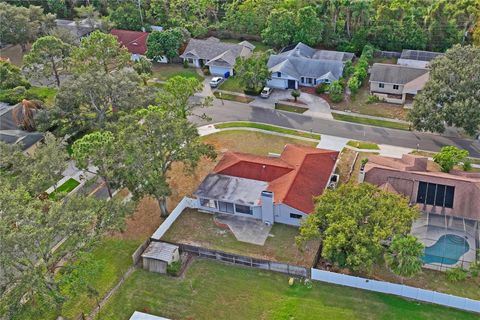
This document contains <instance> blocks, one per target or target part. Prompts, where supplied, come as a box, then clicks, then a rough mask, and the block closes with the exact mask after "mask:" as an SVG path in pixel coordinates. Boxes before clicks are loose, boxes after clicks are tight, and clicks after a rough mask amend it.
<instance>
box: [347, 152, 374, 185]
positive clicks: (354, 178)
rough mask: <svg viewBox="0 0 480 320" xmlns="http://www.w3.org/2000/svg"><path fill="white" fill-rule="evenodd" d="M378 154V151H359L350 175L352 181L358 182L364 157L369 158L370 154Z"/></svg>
mask: <svg viewBox="0 0 480 320" xmlns="http://www.w3.org/2000/svg"><path fill="white" fill-rule="evenodd" d="M375 154H378V152H359V153H358V157H357V160H356V161H355V165H354V166H353V171H352V175H351V176H350V182H353V183H358V174H359V173H360V167H361V166H362V161H363V159H368V157H369V156H371V155H375Z"/></svg>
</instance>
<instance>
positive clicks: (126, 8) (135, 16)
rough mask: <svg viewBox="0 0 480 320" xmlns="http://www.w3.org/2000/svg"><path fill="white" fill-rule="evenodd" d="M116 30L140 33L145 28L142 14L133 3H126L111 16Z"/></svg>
mask: <svg viewBox="0 0 480 320" xmlns="http://www.w3.org/2000/svg"><path fill="white" fill-rule="evenodd" d="M109 18H110V21H111V22H113V24H114V25H115V28H118V29H126V30H136V31H140V30H142V27H143V17H142V12H141V10H139V8H138V6H137V5H135V4H134V3H133V2H124V3H122V4H121V5H119V6H118V7H117V8H116V9H114V10H112V12H111V13H110V15H109Z"/></svg>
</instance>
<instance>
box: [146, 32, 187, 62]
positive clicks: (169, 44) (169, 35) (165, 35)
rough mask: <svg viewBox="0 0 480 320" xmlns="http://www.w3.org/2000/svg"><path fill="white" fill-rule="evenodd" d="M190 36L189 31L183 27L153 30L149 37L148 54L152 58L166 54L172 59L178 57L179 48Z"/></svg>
mask: <svg viewBox="0 0 480 320" xmlns="http://www.w3.org/2000/svg"><path fill="white" fill-rule="evenodd" d="M188 38H189V33H188V31H186V30H182V29H181V28H173V29H168V30H165V31H153V32H152V33H150V35H149V36H148V39H147V53H146V56H147V57H148V58H150V59H155V58H157V57H162V56H165V57H167V59H169V60H171V59H173V58H176V57H178V50H179V49H180V47H181V46H182V44H183V43H185V42H186V41H187V40H188Z"/></svg>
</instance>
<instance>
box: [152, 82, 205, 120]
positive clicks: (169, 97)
mask: <svg viewBox="0 0 480 320" xmlns="http://www.w3.org/2000/svg"><path fill="white" fill-rule="evenodd" d="M202 88H203V84H202V83H201V82H200V81H199V80H198V79H197V78H185V77H182V76H175V77H173V78H170V79H168V80H167V81H166V82H165V84H164V86H163V88H162V90H161V91H160V93H159V95H158V98H157V101H158V103H159V105H160V106H161V107H163V108H164V109H165V110H167V111H169V112H172V113H174V114H177V115H178V116H180V117H181V118H184V119H187V117H188V116H190V115H195V114H194V113H193V110H194V109H199V108H205V107H209V106H210V105H211V104H212V98H211V97H207V98H203V99H200V100H199V101H198V102H194V101H191V97H192V96H193V95H194V94H195V93H196V92H199V91H201V90H202ZM198 116H200V117H201V118H204V119H206V115H205V114H202V115H198Z"/></svg>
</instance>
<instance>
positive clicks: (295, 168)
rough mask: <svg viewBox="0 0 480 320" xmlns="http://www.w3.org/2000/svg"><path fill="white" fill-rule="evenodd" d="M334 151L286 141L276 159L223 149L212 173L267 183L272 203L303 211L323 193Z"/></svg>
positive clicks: (330, 169)
mask: <svg viewBox="0 0 480 320" xmlns="http://www.w3.org/2000/svg"><path fill="white" fill-rule="evenodd" d="M337 157H338V152H336V151H331V150H323V149H317V148H312V147H307V146H300V145H293V144H287V145H286V146H285V149H284V150H283V152H282V154H281V156H280V158H272V157H262V156H255V155H251V154H245V153H237V152H227V153H226V154H225V155H224V156H223V158H222V159H221V160H220V162H219V163H218V164H217V166H216V167H215V169H214V172H216V173H218V174H224V175H230V176H235V177H240V178H246V179H253V180H260V181H266V182H269V185H268V191H271V192H273V194H274V201H275V203H284V204H286V205H289V206H291V207H292V208H295V209H297V210H300V211H302V212H305V213H310V212H312V211H313V208H314V204H313V197H315V196H318V195H320V194H322V193H323V190H324V189H325V187H326V186H327V183H328V181H329V179H330V175H331V173H332V171H333V169H334V167H335V162H336V160H337Z"/></svg>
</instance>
